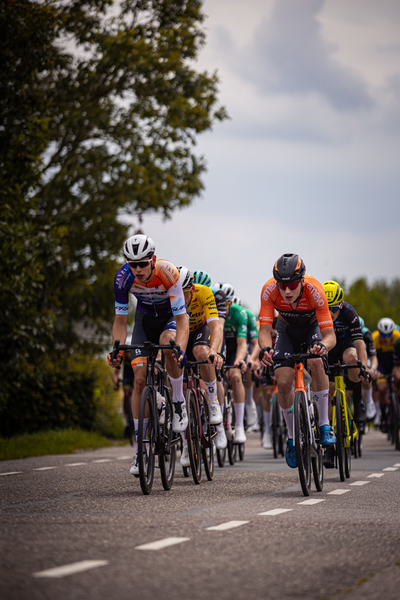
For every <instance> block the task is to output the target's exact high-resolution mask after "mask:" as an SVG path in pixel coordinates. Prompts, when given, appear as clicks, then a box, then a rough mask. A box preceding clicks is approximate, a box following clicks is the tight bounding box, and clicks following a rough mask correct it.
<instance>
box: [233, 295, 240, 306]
mask: <svg viewBox="0 0 400 600" xmlns="http://www.w3.org/2000/svg"><path fill="white" fill-rule="evenodd" d="M232 302H233V304H239V306H243V304H242V301H241V299H240V298H239V296H234V297H233V300H232Z"/></svg>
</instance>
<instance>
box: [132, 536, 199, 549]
mask: <svg viewBox="0 0 400 600" xmlns="http://www.w3.org/2000/svg"><path fill="white" fill-rule="evenodd" d="M189 540H190V538H188V537H169V538H165V539H163V540H158V541H157V542H150V543H149V544H142V545H141V546H136V550H163V549H164V548H168V547H169V546H175V544H182V542H188V541H189Z"/></svg>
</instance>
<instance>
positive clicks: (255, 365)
mask: <svg viewBox="0 0 400 600" xmlns="http://www.w3.org/2000/svg"><path fill="white" fill-rule="evenodd" d="M250 343H251V345H252V346H253V349H252V351H251V354H250V356H249V358H248V360H247V362H248V363H251V370H252V371H257V369H259V368H260V362H259V360H258V355H259V354H260V348H259V346H258V338H252V339H251V340H250Z"/></svg>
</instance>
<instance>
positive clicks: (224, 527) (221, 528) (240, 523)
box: [206, 521, 250, 531]
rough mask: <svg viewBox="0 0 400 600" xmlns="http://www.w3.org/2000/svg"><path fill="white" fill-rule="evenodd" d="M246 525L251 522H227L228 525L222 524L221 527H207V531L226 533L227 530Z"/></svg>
mask: <svg viewBox="0 0 400 600" xmlns="http://www.w3.org/2000/svg"><path fill="white" fill-rule="evenodd" d="M246 523H250V521H227V522H226V523H221V525H215V526H214V527H206V531H226V530H227V529H233V528H234V527H240V526H241V525H246Z"/></svg>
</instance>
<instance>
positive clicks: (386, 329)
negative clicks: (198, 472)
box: [378, 317, 394, 335]
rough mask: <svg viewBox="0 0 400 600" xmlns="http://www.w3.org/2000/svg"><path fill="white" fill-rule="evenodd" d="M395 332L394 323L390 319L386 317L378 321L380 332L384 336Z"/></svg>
mask: <svg viewBox="0 0 400 600" xmlns="http://www.w3.org/2000/svg"><path fill="white" fill-rule="evenodd" d="M393 330H394V321H393V320H392V319H389V318H388V317H384V318H383V319H381V320H380V321H378V331H379V333H383V334H384V335H390V334H391V333H393Z"/></svg>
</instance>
